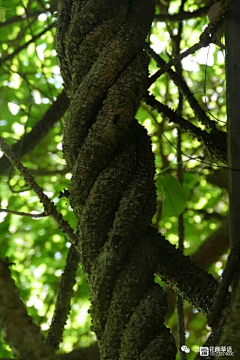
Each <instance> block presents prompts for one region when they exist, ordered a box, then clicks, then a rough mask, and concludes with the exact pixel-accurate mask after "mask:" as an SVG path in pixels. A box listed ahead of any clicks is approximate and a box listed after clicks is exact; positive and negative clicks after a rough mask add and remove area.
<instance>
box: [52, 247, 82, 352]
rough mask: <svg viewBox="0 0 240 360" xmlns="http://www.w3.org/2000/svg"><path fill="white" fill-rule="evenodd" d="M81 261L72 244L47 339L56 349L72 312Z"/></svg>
mask: <svg viewBox="0 0 240 360" xmlns="http://www.w3.org/2000/svg"><path fill="white" fill-rule="evenodd" d="M79 261H80V256H79V253H78V252H77V251H76V249H75V248H74V246H73V245H72V246H71V247H70V249H69V252H68V257H67V261H66V266H65V269H64V272H63V274H62V277H61V282H60V285H59V289H58V297H57V302H56V306H55V311H54V315H53V319H52V322H51V326H50V329H49V332H48V337H47V340H46V343H47V345H51V346H53V348H54V349H56V350H57V349H58V348H59V344H60V342H61V340H62V334H63V330H64V326H65V324H66V322H67V318H68V314H69V312H70V308H71V298H72V295H73V286H74V285H75V283H76V272H77V268H78V264H79Z"/></svg>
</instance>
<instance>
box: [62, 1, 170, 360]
mask: <svg viewBox="0 0 240 360" xmlns="http://www.w3.org/2000/svg"><path fill="white" fill-rule="evenodd" d="M154 3H155V2H154V0H121V1H120V0H119V1H113V0H72V1H68V0H59V8H58V28H57V35H56V47H57V51H58V57H59V61H60V67H61V73H62V76H63V79H64V84H65V90H66V93H67V95H68V97H69V99H70V107H69V111H68V115H67V119H66V122H65V128H64V138H63V150H64V157H65V159H66V162H67V166H68V167H69V169H70V170H71V171H72V174H73V176H72V180H71V187H70V201H71V205H72V207H73V210H74V212H75V214H76V215H77V218H78V230H77V236H78V240H79V242H78V245H77V249H78V252H79V253H80V257H81V263H82V266H83V269H84V271H85V274H86V277H87V280H88V282H89V287H90V294H91V304H92V307H91V314H92V324H93V330H94V331H95V332H96V335H97V337H98V340H99V344H100V353H101V359H104V360H106V359H109V360H110V359H111V360H114V359H121V360H124V359H126V360H130V359H158V360H159V359H163V358H164V359H173V358H174V357H175V353H176V349H175V345H174V340H173V337H172V335H171V334H170V332H169V330H168V329H167V328H166V327H165V326H164V325H163V321H164V316H165V314H166V311H167V304H166V297H165V294H164V293H163V291H162V290H161V288H160V286H158V285H157V284H155V283H154V272H155V269H156V265H157V262H158V253H157V251H156V248H155V246H154V244H153V243H152V242H151V239H150V237H149V236H148V231H149V224H150V222H151V218H152V216H153V214H154V212H155V206H156V205H155V187H154V182H153V177H154V171H155V169H154V158H153V154H152V151H151V143H150V140H149V138H148V136H147V134H146V131H145V130H144V129H143V128H142V127H141V126H140V125H139V124H138V123H137V121H136V120H135V119H134V115H135V113H136V111H137V109H138V106H139V102H140V101H141V99H142V96H143V94H144V92H145V90H146V85H147V77H148V57H147V55H146V54H145V52H144V51H143V43H144V41H145V38H146V36H147V34H148V32H149V29H150V26H151V22H152V19H153V15H154Z"/></svg>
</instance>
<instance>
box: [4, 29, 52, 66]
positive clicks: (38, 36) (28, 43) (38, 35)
mask: <svg viewBox="0 0 240 360" xmlns="http://www.w3.org/2000/svg"><path fill="white" fill-rule="evenodd" d="M55 25H56V24H55V22H53V23H52V24H50V25H48V26H47V27H46V28H45V29H43V30H42V31H41V32H40V33H39V34H37V35H34V36H33V37H32V38H31V39H30V40H29V41H27V42H26V43H24V44H23V45H21V46H19V47H18V48H17V49H16V50H14V51H13V52H12V53H11V54H8V55H7V56H5V57H4V58H1V59H0V66H2V65H3V64H4V63H5V62H6V61H8V60H11V59H13V58H14V56H16V55H17V54H19V53H20V51H22V50H23V49H26V48H27V47H28V46H29V45H30V44H31V43H33V42H35V41H36V40H37V39H39V38H40V37H41V36H42V35H44V34H45V33H46V32H48V31H49V30H51V29H52V28H53V27H54V26H55Z"/></svg>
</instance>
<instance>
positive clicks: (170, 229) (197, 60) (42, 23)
mask: <svg viewBox="0 0 240 360" xmlns="http://www.w3.org/2000/svg"><path fill="white" fill-rule="evenodd" d="M164 4H165V5H164ZM166 4H167V5H166ZM200 4H201V6H202V5H209V2H207V1H206V2H205V4H203V2H202V1H193V0H188V1H185V7H184V9H185V10H186V11H194V10H196V9H198V8H199V6H200ZM0 6H1V7H5V8H8V9H9V10H6V20H4V21H2V22H0V53H1V58H0V65H1V71H0V109H1V112H0V133H1V136H2V137H3V138H4V139H6V140H7V142H8V143H9V144H15V143H16V142H17V141H18V140H19V139H21V137H22V136H23V135H24V134H26V133H29V132H30V131H31V129H32V128H33V127H34V125H35V124H36V123H37V122H38V121H39V120H40V119H41V117H42V116H43V115H44V114H45V112H46V110H47V109H48V108H49V107H50V106H51V104H53V103H54V101H55V100H56V98H57V96H58V94H60V93H61V91H62V79H61V76H60V71H59V67H58V61H57V56H56V51H55V49H54V34H55V26H54V23H55V21H56V8H57V5H56V1H48V0H21V1H16V0H8V1H4V0H2V1H1V2H0ZM179 6H180V1H169V3H168V2H166V3H165V2H161V1H158V2H157V6H156V15H157V14H164V13H166V12H169V13H170V14H172V13H176V12H178V9H179ZM52 24H53V25H52ZM177 24H178V23H177V22H163V21H158V20H157V19H156V20H155V21H154V23H153V25H152V33H151V35H150V41H151V44H152V48H153V49H154V50H155V52H157V53H159V54H161V56H162V57H163V58H164V59H165V60H169V58H170V57H171V54H172V53H173V42H172V39H173V37H174V36H175V35H176V33H177ZM206 24H207V17H206V16H203V17H202V18H196V19H189V20H184V21H183V31H182V38H181V43H180V46H181V49H186V48H188V47H190V46H192V45H193V44H194V43H195V42H197V41H198V39H199V35H200V34H201V32H202V31H203V29H204V26H205V25H206ZM38 34H40V36H39V35H38ZM224 61H225V59H224V53H223V52H222V50H220V49H219V48H217V47H216V46H215V45H210V47H208V48H204V49H201V50H199V51H198V52H197V53H195V54H194V55H192V56H189V57H187V58H185V59H184V60H183V61H182V67H183V70H182V71H183V76H184V77H185V79H186V81H187V83H188V85H189V87H190V88H191V91H192V92H193V93H194V94H195V97H196V98H197V100H198V101H199V103H200V104H201V106H202V107H203V108H204V109H205V110H206V111H208V112H209V113H210V115H211V116H212V117H214V118H216V121H217V124H218V126H219V128H222V129H224V130H225V127H226V126H225V121H226V100H225V74H224ZM149 70H150V73H151V74H153V73H154V72H156V70H157V65H156V63H155V61H154V60H151V61H150V64H149ZM151 90H152V92H153V93H154V95H155V96H156V97H157V98H158V99H160V101H161V102H163V103H165V104H167V105H168V106H169V107H171V108H174V109H176V108H177V106H178V97H179V95H178V91H177V88H176V86H175V85H174V84H173V83H172V81H171V80H170V79H169V77H168V75H167V74H164V75H163V76H161V77H160V78H159V79H158V80H157V82H156V83H155V84H154V85H153V86H152V88H151ZM182 114H183V116H184V117H185V118H187V119H192V122H193V123H196V124H197V121H196V120H195V119H194V114H193V112H192V110H191V108H190V107H189V105H188V104H187V103H186V102H185V101H184V102H183V111H182ZM137 118H138V120H139V122H140V123H142V124H143V125H144V126H145V127H146V128H147V131H148V134H149V136H151V138H152V143H153V151H154V153H155V159H156V191H157V200H158V208H157V212H156V214H155V216H154V218H153V226H156V227H158V228H159V229H160V231H161V233H162V234H164V235H165V236H166V238H167V239H168V240H169V241H170V242H171V243H173V244H177V242H178V226H177V224H178V222H177V217H178V216H179V215H180V214H181V213H182V212H183V211H184V226H185V242H184V245H185V250H184V251H185V254H187V255H192V254H194V253H196V252H197V251H198V249H199V248H200V247H201V246H202V245H203V244H204V242H205V243H206V242H208V241H209V239H210V236H211V235H212V234H214V233H215V235H216V236H218V229H219V228H220V229H221V226H222V224H223V222H224V221H226V220H225V217H226V215H227V211H228V204H227V191H226V182H224V179H225V178H226V171H225V170H218V169H217V168H216V167H213V166H212V164H211V163H209V162H207V161H206V160H205V159H203V149H202V146H201V144H200V142H198V141H197V139H192V138H190V137H189V135H187V134H185V133H184V134H182V142H181V147H182V153H183V158H182V164H183V168H184V177H183V185H181V184H180V183H179V181H178V180H177V177H176V170H177V155H176V154H177V150H176V147H177V127H176V125H175V124H173V123H169V122H168V121H167V120H165V119H164V118H163V117H162V116H160V115H158V114H157V112H156V111H151V110H150V108H149V107H148V106H146V104H145V103H142V105H141V106H140V108H139V111H138V113H137ZM63 122H64V119H63V118H62V119H59V121H58V122H56V123H55V124H54V126H53V127H52V128H51V130H50V131H49V133H48V134H47V136H46V137H45V138H44V139H43V140H42V141H41V142H40V143H39V144H38V145H37V146H36V147H35V148H34V149H33V150H32V151H31V152H29V153H28V154H27V155H25V156H24V158H23V163H24V165H25V166H27V167H28V168H29V169H31V171H32V173H33V174H34V175H35V177H36V180H37V182H38V184H39V185H40V186H41V187H42V188H43V189H44V192H45V193H46V194H47V195H48V196H49V197H50V198H51V199H53V201H54V202H55V203H56V204H57V209H58V211H60V212H61V213H62V215H63V216H64V218H65V219H66V220H68V221H69V222H70V224H71V226H72V227H74V228H75V227H76V219H75V217H74V214H73V212H72V210H71V207H70V206H69V202H68V199H66V198H59V195H60V192H61V191H63V189H64V188H66V189H67V188H68V184H69V180H70V178H71V174H69V173H68V172H67V170H66V168H65V162H64V160H63V158H62V145H61V141H62V129H63ZM0 156H3V154H2V153H1V152H0ZM196 156H197V157H199V159H200V160H199V161H196V160H193V159H192V158H195V157H196ZM189 157H190V158H189ZM202 161H205V162H202ZM206 162H207V163H206ZM216 171H217V175H216ZM0 174H1V169H0ZM220 180H222V182H221V181H220ZM0 202H1V208H2V209H4V208H8V209H11V210H16V211H21V212H26V213H41V212H42V211H43V209H42V207H41V205H40V204H39V201H38V198H37V197H36V195H35V194H34V193H33V191H32V190H30V189H29V188H28V186H27V185H26V184H25V183H24V180H23V179H22V178H21V176H20V175H19V174H18V172H17V171H16V170H14V169H10V171H9V172H8V174H7V175H2V177H1V183H0ZM0 233H1V240H0V257H1V258H4V257H5V256H8V257H10V259H11V261H12V262H14V263H15V264H14V266H12V274H13V276H14V279H15V281H16V284H17V286H18V289H19V291H20V296H21V298H22V299H23V301H24V302H25V303H26V304H27V307H28V312H29V314H30V315H31V316H32V317H33V319H34V321H35V322H36V323H37V324H39V325H41V327H42V329H43V330H44V331H47V329H48V327H49V324H50V320H51V316H52V314H53V310H54V302H55V300H56V290H57V287H58V284H59V278H60V275H61V272H62V270H63V268H64V264H65V258H66V254H67V249H68V247H69V245H70V244H69V243H68V242H66V238H65V236H64V235H63V234H62V233H61V231H60V230H59V229H58V228H57V226H56V224H55V223H54V222H53V220H52V219H51V218H48V217H46V218H40V219H32V218H30V217H25V216H21V217H19V216H16V215H13V214H6V213H4V212H0ZM209 249H210V250H209ZM212 255H214V254H212V252H211V247H210V248H208V250H206V252H205V254H204V255H203V257H204V256H205V257H208V258H209V262H208V263H209V265H210V268H209V271H210V272H211V273H212V274H213V275H214V277H216V278H219V277H220V276H221V273H222V268H223V266H224V264H225V261H226V254H225V251H224V249H223V250H222V253H221V254H219V255H221V256H220V257H219V258H218V259H216V257H214V256H213V257H212ZM211 259H212V260H211ZM157 281H160V280H159V279H157ZM75 291H76V292H75V296H74V298H73V303H72V311H71V314H70V317H69V321H68V324H67V326H66V329H65V333H64V342H63V344H62V346H61V350H64V351H70V350H71V349H72V347H75V346H87V345H89V344H90V343H91V342H92V341H93V340H94V334H93V333H92V332H91V331H90V317H89V315H88V313H87V310H88V308H89V301H88V286H87V284H86V281H85V278H84V275H83V273H82V271H81V269H79V271H78V277H77V284H76V286H75ZM169 300H170V305H169V315H168V319H167V326H169V327H170V328H171V329H172V331H173V334H174V336H175V337H177V322H176V321H177V318H176V313H175V311H174V307H173V305H172V304H173V303H174V295H173V294H172V293H170V292H169ZM184 307H185V315H186V336H187V346H188V347H189V348H190V349H191V354H189V359H192V358H193V357H194V354H196V352H197V351H198V347H197V346H200V345H201V344H202V343H203V342H204V341H205V340H206V338H207V335H208V334H209V328H207V326H206V319H205V318H204V317H203V316H202V315H201V314H199V313H198V312H197V311H196V310H195V309H193V308H192V306H190V305H189V304H187V303H185V304H184ZM0 357H11V351H10V349H9V347H8V346H7V345H5V344H3V343H2V342H0Z"/></svg>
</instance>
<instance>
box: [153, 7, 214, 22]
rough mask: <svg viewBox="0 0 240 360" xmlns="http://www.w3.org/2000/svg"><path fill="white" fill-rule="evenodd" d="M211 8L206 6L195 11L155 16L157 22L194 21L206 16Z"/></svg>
mask: <svg viewBox="0 0 240 360" xmlns="http://www.w3.org/2000/svg"><path fill="white" fill-rule="evenodd" d="M210 7H211V6H204V7H202V8H200V9H197V10H195V11H181V12H179V13H177V14H159V15H155V20H157V21H163V22H167V21H170V22H174V21H182V20H189V19H194V18H197V17H202V16H205V15H206V14H207V12H208V10H209V9H210Z"/></svg>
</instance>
